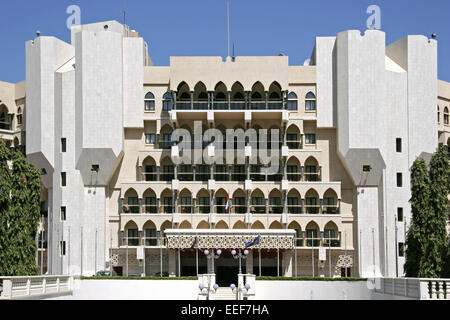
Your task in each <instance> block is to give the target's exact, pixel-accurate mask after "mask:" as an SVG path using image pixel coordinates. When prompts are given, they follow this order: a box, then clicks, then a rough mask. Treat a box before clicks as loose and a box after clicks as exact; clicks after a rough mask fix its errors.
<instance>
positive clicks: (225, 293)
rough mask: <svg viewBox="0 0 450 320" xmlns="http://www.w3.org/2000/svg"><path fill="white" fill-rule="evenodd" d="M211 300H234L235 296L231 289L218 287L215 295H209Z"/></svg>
mask: <svg viewBox="0 0 450 320" xmlns="http://www.w3.org/2000/svg"><path fill="white" fill-rule="evenodd" d="M211 298H212V300H236V294H235V293H233V291H232V290H231V288H227V287H219V288H217V290H216V293H214V294H212V295H211Z"/></svg>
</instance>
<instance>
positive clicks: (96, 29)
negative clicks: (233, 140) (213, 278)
mask: <svg viewBox="0 0 450 320" xmlns="http://www.w3.org/2000/svg"><path fill="white" fill-rule="evenodd" d="M71 41H72V43H70V44H68V43H65V42H63V41H61V40H58V39H56V38H53V37H44V36H41V37H38V38H36V39H35V40H33V41H28V42H27V44H26V63H27V67H26V82H25V83H20V84H16V85H14V84H6V83H0V94H1V95H2V96H0V100H2V101H3V102H2V101H0V106H1V105H2V103H4V105H6V106H8V107H9V106H13V105H14V108H15V109H14V110H12V109H11V110H8V115H9V114H12V115H17V114H18V113H19V111H18V107H19V106H22V108H21V110H25V112H24V119H23V124H22V125H18V124H17V123H16V122H14V123H13V127H11V128H9V129H10V130H5V133H4V134H5V136H4V139H5V140H10V141H12V140H13V138H14V135H16V136H18V137H19V138H20V140H18V142H17V143H15V144H19V145H25V143H26V146H27V148H26V153H27V157H28V159H29V160H31V161H33V162H34V163H35V164H36V166H37V167H38V168H39V169H41V170H42V169H43V170H44V172H45V173H44V174H43V175H42V179H43V182H44V186H45V189H46V190H45V192H44V193H43V201H44V202H45V208H43V210H44V211H47V212H48V234H47V240H48V271H49V273H51V274H71V275H79V274H83V275H93V274H94V273H95V272H96V271H99V270H105V269H109V268H110V253H111V249H112V257H113V263H112V266H113V267H114V268H115V270H117V271H118V272H122V273H123V274H135V275H144V274H145V275H152V274H158V273H161V271H162V273H168V274H170V275H180V273H181V275H184V274H187V273H189V274H190V273H192V272H194V271H193V270H195V268H196V262H195V259H196V258H195V254H196V252H195V249H194V250H193V251H192V252H191V251H190V249H189V248H188V247H189V245H187V242H189V241H192V240H193V239H195V231H196V230H202V229H210V231H211V232H210V233H211V234H210V235H209V236H211V237H222V238H225V237H226V235H227V234H230V232H231V234H234V233H236V234H237V235H236V237H241V236H240V235H239V233H241V234H243V233H245V232H244V231H245V230H248V229H251V232H249V231H250V230H248V232H247V233H248V234H250V233H251V234H252V235H251V236H250V235H246V237H247V238H248V239H250V240H251V238H252V237H253V236H256V235H258V234H259V233H264V234H265V233H267V232H269V233H273V234H274V236H276V235H277V234H278V235H279V236H283V237H284V236H286V232H287V233H289V232H290V233H289V234H290V235H289V239H287V238H286V239H287V240H286V241H287V242H289V245H287V244H285V243H284V242H282V241H281V242H277V241H278V240H277V241H270V240H267V239H266V238H264V243H271V244H272V246H271V247H267V248H266V247H263V248H262V251H263V252H262V263H263V267H265V268H266V269H264V270H265V271H263V275H264V272H269V271H268V270H269V269H270V272H272V273H273V272H274V271H273V270H275V269H277V271H276V272H277V273H278V274H279V275H286V276H295V275H298V276H300V275H315V276H317V275H321V276H341V275H343V274H344V269H345V268H343V265H344V264H345V263H344V262H342V261H344V260H345V261H347V262H348V261H350V262H349V263H350V264H349V265H348V266H347V267H348V270H347V272H351V275H352V276H361V277H371V276H373V275H374V274H375V275H384V276H387V277H395V276H397V275H398V276H402V275H403V264H404V257H401V256H400V255H401V254H400V252H399V250H400V248H399V243H404V242H405V234H406V230H407V227H408V225H409V224H410V221H411V213H410V205H409V202H408V201H409V198H410V181H409V174H410V173H409V168H410V166H411V164H412V163H413V161H414V160H415V159H416V157H418V156H422V157H424V158H428V157H429V155H430V154H431V153H433V152H434V151H435V150H436V148H437V146H438V143H442V144H445V145H449V138H450V126H449V123H448V122H449V119H448V116H449V114H448V108H449V107H450V84H448V83H446V82H443V81H439V80H438V79H437V64H438V62H437V42H436V41H435V40H432V39H428V38H426V37H424V36H408V37H406V38H404V39H401V40H399V41H397V42H395V43H393V44H391V45H389V46H386V44H385V41H386V39H385V34H384V32H381V31H366V32H365V33H361V32H360V31H357V30H351V31H345V32H341V33H339V34H338V35H337V36H335V37H318V38H317V39H316V44H315V47H314V49H313V54H312V57H311V61H312V63H311V65H310V66H291V65H289V59H288V57H286V56H278V57H236V59H235V60H232V59H231V58H230V57H228V58H227V59H226V60H225V61H224V60H223V59H222V58H220V57H171V59H170V66H153V65H152V63H151V60H150V58H149V55H148V52H147V51H146V50H147V49H146V48H147V46H146V44H145V42H144V40H143V39H142V38H141V37H139V35H138V33H137V32H135V31H131V30H129V29H127V28H125V27H123V26H122V25H121V24H119V23H118V22H115V21H108V22H100V23H95V24H90V25H84V26H81V27H76V28H74V29H73V30H72V40H71ZM148 93H151V95H150V94H148ZM25 101H26V103H25ZM436 106H438V121H436ZM166 107H169V108H166ZM445 108H447V109H445ZM445 110H447V111H445ZM12 119H13V120H14V121H15V117H12ZM25 119H27V120H28V121H26V120H25ZM194 121H201V122H202V123H203V129H201V132H200V133H203V132H204V131H205V128H216V129H219V130H221V132H222V133H224V130H226V129H236V128H242V129H244V128H245V129H247V128H256V129H280V131H281V135H280V138H281V139H280V140H281V143H280V150H279V154H280V163H281V169H280V172H279V174H278V175H276V176H273V178H271V177H268V176H267V175H264V174H259V173H258V172H259V171H258V170H260V169H261V168H260V167H259V169H258V168H256V167H257V166H258V165H259V164H256V167H249V166H248V162H247V164H246V165H243V166H242V167H239V164H237V163H234V162H233V163H226V165H225V166H220V165H219V164H216V165H214V166H209V164H206V163H204V162H203V163H201V165H199V166H196V167H195V170H196V171H195V172H194V167H192V166H186V164H184V165H183V164H182V165H176V166H174V165H173V161H172V160H173V159H171V156H173V155H179V154H180V149H179V146H177V147H173V148H172V144H171V142H170V141H167V140H166V139H167V137H168V136H170V134H171V133H172V131H174V129H178V128H182V129H185V130H187V131H188V133H189V134H190V135H191V136H193V135H194V133H195V130H196V129H195V123H194ZM25 127H26V128H25ZM24 129H25V130H24ZM24 131H25V132H26V142H25V137H24V136H25V133H23V137H22V136H21V135H20V133H21V132H24ZM1 132H2V133H3V130H2V131H1ZM436 133H438V134H436ZM398 139H400V140H398ZM63 140H64V146H65V148H66V150H62V148H63V146H62V144H63V142H62V141H63ZM398 141H400V142H399V145H400V148H401V150H397V148H396V147H397V144H398ZM200 149H202V147H201V143H200ZM256 149H258V147H255V146H253V147H251V146H250V145H248V146H246V147H245V149H243V150H242V152H241V153H240V154H239V153H238V154H237V155H236V156H237V157H242V158H243V159H246V160H247V161H249V159H250V158H251V155H252V154H253V153H252V151H253V152H254V151H255V150H256ZM202 150H203V149H202ZM198 151H199V150H196V151H195V152H194V153H193V156H198V155H199V154H200V152H198ZM181 152H182V151H181ZM203 153H204V154H206V155H208V156H217V154H218V150H217V146H216V147H215V148H212V147H211V146H210V147H208V148H206V149H205V150H204V152H203ZM253 168H256V169H253ZM186 170H187V171H186ZM204 170H205V171H204ZM210 170H212V171H210ZM252 170H256V171H252ZM398 174H401V180H402V181H401V185H400V184H398V183H399V181H398V180H399V179H400V178H398V176H399V175H398ZM63 180H65V185H64V186H63V182H64V181H63ZM227 196H229V198H230V199H231V201H232V209H231V213H226V212H224V207H225V203H224V199H226V198H227ZM64 208H65V209H64ZM398 208H401V209H402V212H403V219H402V221H397V220H398V218H399V217H398V210H399V209H398ZM62 210H65V217H63V218H61V217H62V214H61V211H62ZM211 229H214V230H211ZM285 229H290V230H285ZM166 230H167V234H166ZM258 230H259V232H258ZM293 230H295V231H293ZM184 231H185V232H184ZM183 232H184V233H183ZM199 232H200V231H199ZM201 232H206V230H202V231H201ZM201 232H200V233H201ZM233 232H234V233H233ZM252 232H253V233H252ZM170 234H179V235H180V236H182V237H184V238H183V239H184V240H183V241H184V242H183V248H184V251H180V250H179V249H177V248H176V246H175V247H174V246H173V245H172V243H175V242H176V243H178V240H177V241H175V240H174V239H173V238H172V240H170V239H166V237H167V236H169V235H170ZM246 237H244V236H242V237H241V238H242V239H244V238H245V239H246V240H248V239H247V238H246ZM267 237H268V236H267ZM241 238H239V239H241ZM186 239H187V240H186ZM169 240H170V241H169ZM202 241H203V242H202V248H201V249H203V247H205V245H204V240H202ZM242 241H243V240H242ZM283 241H284V240H283ZM287 242H286V243H287ZM61 243H64V245H65V252H63V254H61V253H62V252H61ZM180 243H181V242H180ZM214 243H223V248H222V249H223V250H225V251H227V252H228V251H230V250H231V249H239V248H241V245H233V244H230V243H232V241H229V240H227V241H223V242H220V241H219V240H217V241H214ZM277 243H283V244H282V245H281V244H280V246H279V247H278V248H275V247H273V244H277ZM233 246H235V247H236V248H234V247H233ZM139 247H145V249H144V251H143V252H145V253H144V255H145V259H141V260H139V259H138V256H139V252H140V250H141V249H139ZM272 247H273V248H272ZM213 248H215V246H211V249H213ZM256 248H257V247H254V248H251V250H250V251H251V252H250V254H249V257H248V259H247V260H246V262H245V263H244V265H245V266H246V267H247V269H249V270H247V272H254V273H256V274H257V273H258V272H259V270H258V268H259V265H258V264H259V257H258V255H259V251H258V249H256ZM312 252H313V253H314V257H313V256H312V254H311V253H312ZM127 254H128V258H127ZM197 254H198V252H197ZM227 254H228V255H224V256H223V259H222V260H220V259H219V260H218V262H217V265H216V268H219V267H220V268H222V269H221V270H226V268H229V267H230V268H231V267H232V266H234V265H236V262H235V260H233V259H232V257H231V256H230V254H229V252H228V253H227ZM200 255H201V257H200V260H201V261H200V266H201V268H205V269H206V268H207V267H209V268H211V261H210V260H208V261H207V262H206V261H204V260H205V257H204V255H203V253H201V252H200ZM330 256H331V268H330V261H329V260H330V259H329V258H330ZM342 256H346V257H345V259H344V258H343V257H342ZM179 259H181V261H180V260H179ZM322 259H325V260H322ZM347 262H346V263H347ZM197 267H198V264H197ZM273 268H275V269H273ZM119 270H120V271H119ZM216 271H217V272H219V273H220V271H218V270H216Z"/></svg>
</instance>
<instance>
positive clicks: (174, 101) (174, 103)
mask: <svg viewBox="0 0 450 320" xmlns="http://www.w3.org/2000/svg"><path fill="white" fill-rule="evenodd" d="M172 104H173V106H172V109H173V110H177V92H176V91H173V92H172Z"/></svg>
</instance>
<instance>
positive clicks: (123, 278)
mask: <svg viewBox="0 0 450 320" xmlns="http://www.w3.org/2000/svg"><path fill="white" fill-rule="evenodd" d="M80 279H81V280H197V279H198V278H197V276H190V277H155V276H153V277H139V276H135V277H133V276H131V277H123V276H115V277H110V276H105V277H101V276H94V277H80Z"/></svg>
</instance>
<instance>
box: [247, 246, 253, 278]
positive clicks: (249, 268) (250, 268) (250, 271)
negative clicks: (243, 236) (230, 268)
mask: <svg viewBox="0 0 450 320" xmlns="http://www.w3.org/2000/svg"><path fill="white" fill-rule="evenodd" d="M248 251H249V253H248V255H247V259H246V261H245V273H247V274H253V250H248Z"/></svg>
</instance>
